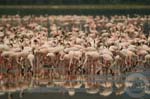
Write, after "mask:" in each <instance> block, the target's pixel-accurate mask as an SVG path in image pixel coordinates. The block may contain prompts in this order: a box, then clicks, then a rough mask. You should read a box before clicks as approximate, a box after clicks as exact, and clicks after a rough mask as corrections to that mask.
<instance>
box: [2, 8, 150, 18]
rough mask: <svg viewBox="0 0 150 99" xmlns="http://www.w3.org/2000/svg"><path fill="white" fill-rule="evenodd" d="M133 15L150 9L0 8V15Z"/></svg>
mask: <svg viewBox="0 0 150 99" xmlns="http://www.w3.org/2000/svg"><path fill="white" fill-rule="evenodd" d="M3 14H6V15H15V14H20V15H30V14H34V15H45V14H49V15H66V14H70V15H74V14H76V15H106V16H109V15H116V14H117V15H127V14H129V15H134V14H140V15H149V14H150V9H112V10H111V9H59V10H57V9H15V8H13V9H9V8H7V9H5V8H0V15H3Z"/></svg>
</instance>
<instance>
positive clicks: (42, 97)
mask: <svg viewBox="0 0 150 99" xmlns="http://www.w3.org/2000/svg"><path fill="white" fill-rule="evenodd" d="M7 98H8V97H7V94H5V95H3V96H0V99H7ZM12 99H150V95H145V96H143V97H140V98H132V97H130V96H128V95H127V94H123V95H120V96H116V95H115V93H112V94H111V95H110V96H107V97H104V96H101V95H99V94H95V95H91V94H86V93H81V92H80V93H76V94H75V95H74V96H68V94H67V93H25V94H24V96H23V97H22V98H19V93H14V94H13V95H12Z"/></svg>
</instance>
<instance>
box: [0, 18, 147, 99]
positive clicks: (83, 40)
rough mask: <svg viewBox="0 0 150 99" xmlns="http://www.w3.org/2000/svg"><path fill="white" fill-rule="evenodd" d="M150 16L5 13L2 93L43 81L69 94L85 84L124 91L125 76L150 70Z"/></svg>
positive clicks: (0, 43)
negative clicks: (146, 27)
mask: <svg viewBox="0 0 150 99" xmlns="http://www.w3.org/2000/svg"><path fill="white" fill-rule="evenodd" d="M147 20H150V16H148V15H147V16H138V15H137V16H134V17H130V16H123V15H122V16H118V15H114V16H109V17H107V16H102V15H101V16H77V15H65V16H61V15H59V16H55V15H51V16H33V15H28V16H19V15H13V16H12V15H11V16H9V15H7V16H6V15H3V16H2V17H1V20H0V70H1V72H0V91H1V92H9V93H11V92H16V91H21V93H22V92H23V90H26V89H27V90H29V89H32V88H37V87H40V86H41V85H45V86H46V87H56V86H58V87H61V88H64V89H66V90H67V91H68V93H69V95H71V96H72V95H74V94H75V90H76V89H78V88H82V87H84V88H85V89H86V92H87V93H89V94H96V93H99V94H100V95H103V96H108V95H110V94H111V93H112V90H113V88H112V87H113V86H115V87H116V95H121V94H123V93H124V92H125V87H126V86H132V84H131V83H127V84H125V83H124V80H125V77H123V76H121V75H126V74H127V73H129V72H144V71H148V70H150V35H149V33H150V32H149V33H147V35H145V34H144V24H145V23H146V21H147ZM112 80H114V81H116V82H114V81H112ZM145 93H147V94H149V93H150V92H149V90H145ZM21 95H22V94H20V96H21Z"/></svg>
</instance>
